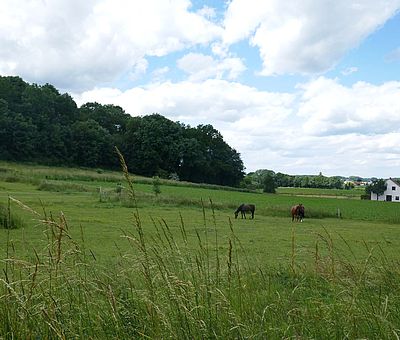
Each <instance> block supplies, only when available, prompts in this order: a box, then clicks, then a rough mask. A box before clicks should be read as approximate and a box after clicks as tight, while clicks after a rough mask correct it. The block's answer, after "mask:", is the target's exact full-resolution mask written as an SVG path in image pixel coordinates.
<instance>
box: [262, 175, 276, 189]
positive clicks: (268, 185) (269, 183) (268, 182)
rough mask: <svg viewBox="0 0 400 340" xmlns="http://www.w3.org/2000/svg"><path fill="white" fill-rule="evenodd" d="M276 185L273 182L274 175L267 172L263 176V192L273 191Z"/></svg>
mask: <svg viewBox="0 0 400 340" xmlns="http://www.w3.org/2000/svg"><path fill="white" fill-rule="evenodd" d="M276 188H277V185H276V183H275V179H274V176H273V175H272V174H271V173H267V174H266V175H265V176H264V178H263V192H268V193H273V194H274V193H275V192H276Z"/></svg>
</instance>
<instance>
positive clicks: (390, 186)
mask: <svg viewBox="0 0 400 340" xmlns="http://www.w3.org/2000/svg"><path fill="white" fill-rule="evenodd" d="M376 196H377V195H376V194H375V193H374V192H371V200H374V201H376V200H377V199H376ZM378 201H388V202H400V184H399V183H398V182H397V180H394V179H393V178H389V179H387V180H386V190H385V192H384V193H383V194H382V195H379V196H378Z"/></svg>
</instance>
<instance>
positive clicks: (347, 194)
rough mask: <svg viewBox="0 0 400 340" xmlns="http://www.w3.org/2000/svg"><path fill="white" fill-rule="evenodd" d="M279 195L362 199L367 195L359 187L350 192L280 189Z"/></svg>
mask: <svg viewBox="0 0 400 340" xmlns="http://www.w3.org/2000/svg"><path fill="white" fill-rule="evenodd" d="M277 193H278V194H281V195H304V196H320V197H326V196H327V197H337V198H341V197H343V198H354V199H360V196H361V195H363V194H365V188H363V187H357V188H353V189H349V190H343V189H318V188H278V189H277Z"/></svg>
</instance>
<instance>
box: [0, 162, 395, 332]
mask: <svg viewBox="0 0 400 340" xmlns="http://www.w3.org/2000/svg"><path fill="white" fill-rule="evenodd" d="M120 184H121V185H122V186H123V188H122V190H120ZM133 188H134V190H135V197H136V201H137V203H136V204H135V202H134V201H133V200H132V199H131V198H130V192H129V185H128V183H127V182H126V181H125V179H124V177H123V175H122V174H121V173H119V172H111V171H103V170H100V169H98V170H87V169H67V168H47V167H40V166H34V165H31V166H28V165H20V164H12V163H4V162H3V163H0V208H2V210H0V212H2V211H3V212H5V213H4V214H3V216H2V218H3V219H6V220H7V219H8V218H9V216H8V215H9V211H8V207H10V209H11V211H10V212H11V214H12V215H13V216H15V217H18V219H17V221H19V222H18V223H20V224H19V225H18V228H17V229H0V243H1V244H2V245H3V248H2V249H4V250H3V256H2V257H1V259H2V262H1V264H0V266H1V267H2V269H3V271H2V277H1V278H2V286H1V287H2V291H1V296H0V310H2V311H3V312H2V313H0V334H11V333H10V332H11V331H10V328H7V327H12V328H13V329H14V332H13V334H19V337H20V338H32V337H35V336H37V337H38V338H56V337H59V338H87V337H92V338H109V337H120V338H129V337H134V338H136V337H150V338H162V337H171V338H212V337H214V335H215V334H217V335H218V336H220V337H222V338H249V337H252V338H263V337H264V336H265V337H267V338H288V337H296V336H297V337H298V336H300V337H301V336H302V337H306V338H332V337H333V338H335V337H336V336H335V334H336V335H337V337H339V338H345V337H349V338H389V337H391V336H392V335H393V332H396V330H397V329H399V326H400V317H399V315H400V314H399V313H398V311H399V310H400V302H399V301H400V298H399V296H398V294H397V293H396V292H398V291H400V285H399V282H400V272H399V271H398V266H397V263H398V261H399V260H400V258H399V254H398V249H399V247H400V228H399V223H400V205H397V204H396V203H388V202H375V201H364V200H360V199H354V198H356V196H357V194H358V193H359V191H358V190H353V191H343V193H342V191H340V190H334V191H327V190H317V189H310V190H308V189H307V190H306V189H292V188H290V189H288V188H279V190H278V194H261V193H255V192H240V191H235V190H234V189H233V188H229V190H223V189H222V188H218V187H216V186H210V187H208V186H207V185H197V186H196V185H192V184H187V185H186V184H185V183H174V182H168V181H166V182H163V183H162V184H161V186H160V189H161V193H160V194H159V195H158V196H156V195H155V194H154V193H153V186H152V179H148V178H142V177H133ZM339 196H340V198H337V197H339ZM9 197H12V199H10V198H9ZM243 202H244V203H246V202H247V203H254V204H255V205H256V213H255V219H254V220H250V219H240V218H239V219H234V216H233V212H234V210H235V208H236V207H237V206H238V205H239V204H241V203H243ZM298 203H303V204H304V205H305V207H306V219H305V221H304V222H303V223H292V221H291V218H290V216H289V210H290V207H291V206H292V205H294V204H298ZM28 207H29V208H28ZM29 209H33V210H34V211H36V212H37V215H36V214H34V213H32V211H30V210H29ZM338 213H340V216H341V218H338ZM11 214H10V216H11ZM385 304H386V305H385ZM385 306H386V307H385ZM25 313H26V314H25ZM46 313H47V314H46ZM78 316H79V317H78ZM1 325H3V326H1ZM7 325H8V326H7ZM21 325H24V326H23V327H22V326H21ZM104 325H107V326H104ZM32 330H34V331H32ZM18 332H19V333H18ZM213 334H214V335H213Z"/></svg>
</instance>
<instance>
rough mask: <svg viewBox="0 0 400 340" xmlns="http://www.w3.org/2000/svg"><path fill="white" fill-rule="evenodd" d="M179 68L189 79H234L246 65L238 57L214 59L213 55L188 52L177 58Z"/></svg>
mask: <svg viewBox="0 0 400 340" xmlns="http://www.w3.org/2000/svg"><path fill="white" fill-rule="evenodd" d="M177 65H178V67H179V68H180V69H182V70H183V71H185V72H186V73H188V74H189V80H190V81H199V80H204V79H208V78H217V79H222V78H227V79H236V78H237V77H238V76H239V75H240V74H241V73H242V72H244V71H245V70H246V66H245V65H244V64H243V62H242V60H241V59H239V58H225V59H223V60H215V59H214V58H213V57H211V56H208V55H204V54H200V53H189V54H187V55H185V56H183V57H182V58H181V59H179V60H178V62H177Z"/></svg>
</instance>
